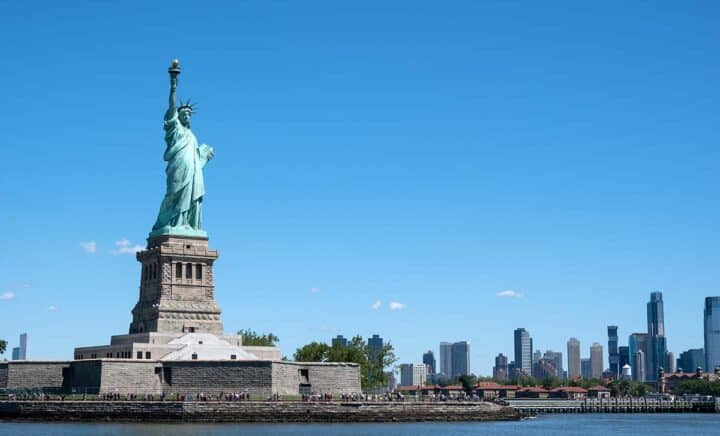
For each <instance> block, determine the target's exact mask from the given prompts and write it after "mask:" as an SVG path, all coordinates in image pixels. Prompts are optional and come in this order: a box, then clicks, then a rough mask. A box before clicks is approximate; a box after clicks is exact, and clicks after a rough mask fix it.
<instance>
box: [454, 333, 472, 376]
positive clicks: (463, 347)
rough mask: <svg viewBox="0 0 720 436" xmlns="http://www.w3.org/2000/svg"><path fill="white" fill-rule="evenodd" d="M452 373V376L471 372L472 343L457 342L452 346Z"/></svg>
mask: <svg viewBox="0 0 720 436" xmlns="http://www.w3.org/2000/svg"><path fill="white" fill-rule="evenodd" d="M451 355H452V357H451V361H452V366H451V368H452V374H451V376H450V378H455V377H460V376H461V375H468V374H470V343H469V342H467V341H460V342H455V343H454V344H452V347H451Z"/></svg>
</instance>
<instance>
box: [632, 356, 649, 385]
mask: <svg viewBox="0 0 720 436" xmlns="http://www.w3.org/2000/svg"><path fill="white" fill-rule="evenodd" d="M633 380H635V381H639V382H644V381H645V380H646V377H645V353H644V352H643V350H638V351H637V353H635V366H634V370H633Z"/></svg>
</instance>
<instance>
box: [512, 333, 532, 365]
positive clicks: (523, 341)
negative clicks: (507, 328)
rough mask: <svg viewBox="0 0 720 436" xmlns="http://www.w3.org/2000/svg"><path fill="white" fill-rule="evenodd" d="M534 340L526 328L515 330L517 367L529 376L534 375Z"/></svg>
mask: <svg viewBox="0 0 720 436" xmlns="http://www.w3.org/2000/svg"><path fill="white" fill-rule="evenodd" d="M532 355H533V350H532V338H531V337H530V333H529V332H528V331H527V330H525V329H524V328H518V329H515V366H516V368H518V369H520V370H521V371H523V372H524V373H525V374H527V375H531V374H532Z"/></svg>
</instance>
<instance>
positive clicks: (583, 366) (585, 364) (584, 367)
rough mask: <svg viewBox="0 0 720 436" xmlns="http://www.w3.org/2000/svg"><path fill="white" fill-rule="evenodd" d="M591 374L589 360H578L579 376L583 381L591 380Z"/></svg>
mask: <svg viewBox="0 0 720 436" xmlns="http://www.w3.org/2000/svg"><path fill="white" fill-rule="evenodd" d="M591 374H592V363H591V361H590V359H585V358H583V359H580V376H581V377H582V378H583V379H585V380H588V379H589V378H591V377H590V375H591Z"/></svg>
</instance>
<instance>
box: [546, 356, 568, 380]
mask: <svg viewBox="0 0 720 436" xmlns="http://www.w3.org/2000/svg"><path fill="white" fill-rule="evenodd" d="M542 358H543V359H546V360H550V361H551V362H552V363H553V366H554V367H555V372H556V373H557V374H556V377H560V378H565V377H564V375H565V371H564V370H563V353H561V352H560V351H552V350H545V354H543V357H542Z"/></svg>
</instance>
